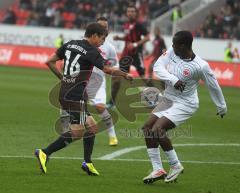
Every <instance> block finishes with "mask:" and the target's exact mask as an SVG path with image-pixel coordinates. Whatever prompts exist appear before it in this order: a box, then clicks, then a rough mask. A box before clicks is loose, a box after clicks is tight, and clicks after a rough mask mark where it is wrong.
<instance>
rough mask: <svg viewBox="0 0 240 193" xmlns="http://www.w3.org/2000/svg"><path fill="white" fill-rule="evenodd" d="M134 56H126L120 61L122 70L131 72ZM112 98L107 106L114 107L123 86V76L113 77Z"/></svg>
mask: <svg viewBox="0 0 240 193" xmlns="http://www.w3.org/2000/svg"><path fill="white" fill-rule="evenodd" d="M132 61H133V59H132V57H131V56H124V57H122V58H121V59H120V61H119V68H120V70H122V71H124V72H127V73H129V70H130V66H131V64H132ZM111 84H112V85H111V99H110V100H109V102H108V103H107V108H112V107H113V106H114V103H115V101H116V98H117V94H118V91H119V89H120V86H121V77H115V76H113V77H112V82H111Z"/></svg>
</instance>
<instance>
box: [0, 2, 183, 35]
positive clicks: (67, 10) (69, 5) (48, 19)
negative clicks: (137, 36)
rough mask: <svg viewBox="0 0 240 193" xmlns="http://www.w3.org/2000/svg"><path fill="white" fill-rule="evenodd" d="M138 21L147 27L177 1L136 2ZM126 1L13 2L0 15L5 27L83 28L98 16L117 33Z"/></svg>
mask: <svg viewBox="0 0 240 193" xmlns="http://www.w3.org/2000/svg"><path fill="white" fill-rule="evenodd" d="M134 2H135V3H136V7H137V8H138V10H139V20H140V21H141V22H143V23H146V25H149V24H150V23H149V19H154V18H156V17H158V16H159V15H161V14H163V13H165V12H166V11H168V10H169V9H171V8H172V7H173V6H175V4H178V3H179V2H180V3H181V2H182V1H181V0H170V1H169V0H157V1H155V0H137V1H134ZM129 3H130V1H128V0H92V1H89V0H71V1H69V0H46V1H38V0H17V1H15V3H14V4H13V6H12V7H11V8H9V9H8V10H4V11H1V12H0V15H1V16H2V17H1V18H2V19H1V20H0V22H1V23H5V24H17V25H30V26H48V27H60V28H84V27H85V26H86V24H87V23H89V22H91V21H94V20H95V19H96V18H97V17H99V16H104V17H107V18H109V20H110V21H109V22H110V26H111V28H112V29H113V30H115V31H120V30H122V29H121V26H122V24H123V23H124V22H125V21H126V19H127V18H126V16H125V12H126V7H127V5H128V4H129Z"/></svg>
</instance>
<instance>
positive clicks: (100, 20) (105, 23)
mask: <svg viewBox="0 0 240 193" xmlns="http://www.w3.org/2000/svg"><path fill="white" fill-rule="evenodd" d="M97 23H99V24H100V25H101V26H103V27H104V28H105V29H106V30H107V31H108V20H107V18H106V17H99V18H97Z"/></svg>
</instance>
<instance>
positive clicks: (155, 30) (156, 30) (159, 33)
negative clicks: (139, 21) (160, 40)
mask: <svg viewBox="0 0 240 193" xmlns="http://www.w3.org/2000/svg"><path fill="white" fill-rule="evenodd" d="M154 34H155V35H156V36H160V35H161V31H160V28H159V27H155V28H154Z"/></svg>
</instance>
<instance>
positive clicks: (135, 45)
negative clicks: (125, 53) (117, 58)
mask: <svg viewBox="0 0 240 193" xmlns="http://www.w3.org/2000/svg"><path fill="white" fill-rule="evenodd" d="M136 47H137V43H136V42H135V43H128V44H127V48H128V49H129V50H133V49H135V48H136Z"/></svg>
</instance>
